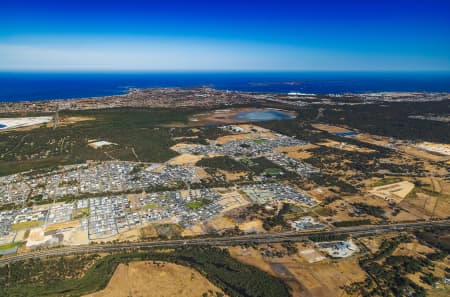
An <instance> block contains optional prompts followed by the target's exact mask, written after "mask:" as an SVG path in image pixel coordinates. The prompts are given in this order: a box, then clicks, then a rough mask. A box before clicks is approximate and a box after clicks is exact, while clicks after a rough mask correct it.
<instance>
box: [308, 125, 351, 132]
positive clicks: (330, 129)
mask: <svg viewBox="0 0 450 297" xmlns="http://www.w3.org/2000/svg"><path fill="white" fill-rule="evenodd" d="M312 127H313V128H315V129H317V130H321V131H325V132H328V133H346V132H351V131H350V130H349V129H346V128H343V127H338V126H332V125H325V124H314V125H312Z"/></svg>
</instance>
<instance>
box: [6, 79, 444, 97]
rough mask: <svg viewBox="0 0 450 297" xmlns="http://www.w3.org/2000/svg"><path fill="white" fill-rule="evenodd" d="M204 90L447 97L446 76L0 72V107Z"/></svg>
mask: <svg viewBox="0 0 450 297" xmlns="http://www.w3.org/2000/svg"><path fill="white" fill-rule="evenodd" d="M200 86H206V87H211V88H215V89H219V90H233V91H246V92H270V93H288V92H300V93H316V94H337V93H366V92H391V91H392V92H395V91H398V92H400V91H411V92H413V91H414V92H450V72H409V73H405V72H189V73H188V72H161V73H156V72H151V73H79V72H77V73H54V72H51V73H50V72H45V73H44V72H41V73H39V72H29V73H24V72H0V102H5V101H24V100H43V99H67V98H83V97H99V96H107V95H117V94H123V93H126V92H128V90H129V89H130V88H155V87H181V88H192V87H200Z"/></svg>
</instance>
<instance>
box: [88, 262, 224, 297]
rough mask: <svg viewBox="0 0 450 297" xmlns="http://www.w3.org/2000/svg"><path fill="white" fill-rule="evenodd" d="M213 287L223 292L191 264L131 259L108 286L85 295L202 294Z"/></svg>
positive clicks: (157, 296)
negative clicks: (190, 266) (183, 264)
mask: <svg viewBox="0 0 450 297" xmlns="http://www.w3.org/2000/svg"><path fill="white" fill-rule="evenodd" d="M210 290H211V291H213V292H220V293H223V292H222V290H221V289H219V288H217V287H216V286H214V285H213V284H211V283H210V282H209V281H208V280H207V279H206V278H205V277H203V276H202V275H201V274H200V273H198V272H197V271H195V270H193V269H190V268H188V267H184V266H181V265H176V264H173V263H167V262H131V263H129V264H128V265H125V264H120V265H119V266H118V267H117V269H116V271H115V272H114V274H113V276H112V278H111V280H110V282H109V284H108V286H107V287H106V288H105V289H104V290H102V291H100V292H97V293H93V294H89V295H85V296H89V297H126V296H140V297H163V296H164V297H169V296H187V297H189V296H192V297H194V296H195V297H199V296H202V294H203V293H207V292H208V291H210ZM207 296H211V295H210V294H209V295H207Z"/></svg>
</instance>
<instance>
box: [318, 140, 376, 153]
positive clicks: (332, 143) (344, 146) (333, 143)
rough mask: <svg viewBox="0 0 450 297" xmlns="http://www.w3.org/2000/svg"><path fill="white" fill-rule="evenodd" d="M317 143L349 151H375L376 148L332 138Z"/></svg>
mask: <svg viewBox="0 0 450 297" xmlns="http://www.w3.org/2000/svg"><path fill="white" fill-rule="evenodd" d="M317 144H318V145H321V146H326V147H331V148H336V149H340V150H343V151H348V152H359V153H373V152H375V151H374V150H371V149H369V148H365V147H360V146H356V145H353V144H349V143H345V142H338V141H334V140H331V139H327V140H326V141H325V142H321V143H317Z"/></svg>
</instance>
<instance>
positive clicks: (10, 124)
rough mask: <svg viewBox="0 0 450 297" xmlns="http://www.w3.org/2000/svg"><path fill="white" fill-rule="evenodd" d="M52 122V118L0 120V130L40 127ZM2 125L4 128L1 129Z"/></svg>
mask: <svg viewBox="0 0 450 297" xmlns="http://www.w3.org/2000/svg"><path fill="white" fill-rule="evenodd" d="M52 120H53V117H24V118H0V130H6V129H15V128H22V127H28V126H34V125H40V124H45V123H48V122H50V121H52ZM3 125H4V126H6V127H3Z"/></svg>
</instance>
